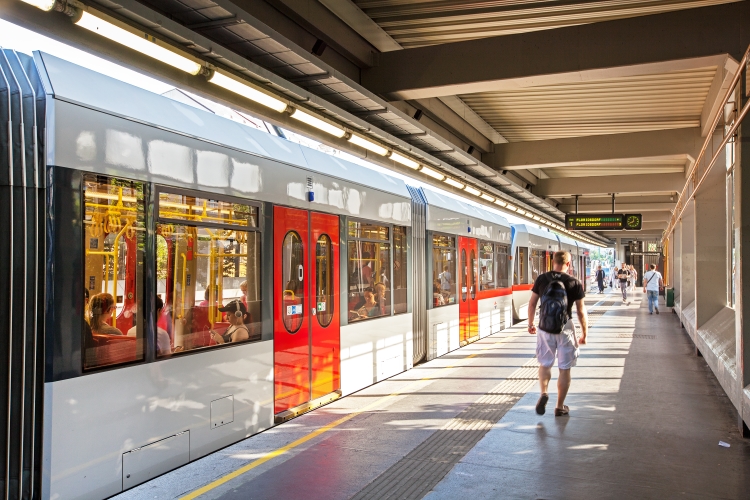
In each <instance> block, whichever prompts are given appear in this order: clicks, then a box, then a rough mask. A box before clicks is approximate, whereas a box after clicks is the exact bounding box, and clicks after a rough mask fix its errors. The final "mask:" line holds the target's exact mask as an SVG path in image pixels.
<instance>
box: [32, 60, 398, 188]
mask: <svg viewBox="0 0 750 500" xmlns="http://www.w3.org/2000/svg"><path fill="white" fill-rule="evenodd" d="M34 55H35V60H36V62H37V68H38V70H39V71H40V73H41V74H42V79H43V81H44V84H45V89H46V91H47V92H48V94H51V95H52V97H54V98H55V99H56V100H61V101H66V102H69V103H72V104H77V105H80V106H84V107H86V108H90V109H94V110H97V111H101V112H104V113H107V114H110V115H114V116H117V117H120V118H124V119H127V120H131V121H135V122H139V123H142V124H146V125H151V126H154V127H157V128H160V129H163V130H167V131H171V132H175V133H178V134H181V135H183V136H188V137H190V138H193V139H196V140H200V141H205V142H209V143H213V144H217V145H220V146H225V147H228V148H231V149H234V150H238V151H241V152H244V153H249V154H252V155H257V156H260V157H264V158H268V159H271V160H273V161H278V162H283V163H286V164H289V165H293V166H296V167H299V168H302V169H306V170H309V171H311V172H317V173H320V174H323V175H327V176H331V177H337V178H340V179H342V180H346V181H349V182H352V183H356V184H359V185H362V186H366V187H368V189H377V190H380V191H385V192H387V193H390V194H395V195H398V196H400V197H404V198H409V199H410V194H409V191H408V189H407V188H406V183H405V182H403V181H402V180H400V179H398V178H395V177H391V176H388V175H386V174H384V173H381V172H378V171H376V170H373V169H369V168H367V167H364V166H362V165H357V164H356V163H352V162H349V161H346V160H343V159H341V158H336V157H334V156H331V155H328V154H325V153H323V152H321V151H317V150H314V149H311V148H308V147H305V146H301V145H299V144H296V143H293V142H290V141H288V140H286V139H283V138H280V137H276V136H274V135H271V134H269V133H266V132H262V131H260V130H256V129H254V128H252V127H248V126H246V125H243V124H241V123H238V122H235V121H232V120H230V119H228V118H224V117H221V116H218V115H215V114H213V113H211V112H209V111H203V110H201V109H197V108H195V107H193V106H188V105H186V104H183V103H180V102H178V101H175V100H173V99H170V98H169V97H165V96H162V95H159V94H155V93H153V92H150V91H148V90H144V89H141V88H138V87H135V86H133V85H130V84H128V83H125V82H122V81H119V80H117V79H115V78H111V77H108V76H106V75H102V74H101V73H97V72H95V71H92V70H89V69H87V68H83V67H81V66H78V65H77V64H74V63H71V62H69V61H66V60H64V59H61V58H59V57H55V56H53V55H50V54H47V53H44V52H39V51H35V52H34ZM133 103H138V105H137V106H134V105H133Z"/></svg>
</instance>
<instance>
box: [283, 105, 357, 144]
mask: <svg viewBox="0 0 750 500" xmlns="http://www.w3.org/2000/svg"><path fill="white" fill-rule="evenodd" d="M292 118H294V119H295V120H299V121H301V122H302V123H307V124H308V125H310V126H311V127H315V128H316V129H318V130H322V131H323V132H326V133H328V134H331V135H332V136H334V137H339V138H341V137H344V136H345V135H346V130H344V129H343V128H341V127H337V126H336V125H334V124H332V123H328V122H327V121H324V120H321V119H320V118H318V117H317V116H314V115H311V114H310V113H306V112H304V111H302V110H301V109H298V108H295V109H294V111H292Z"/></svg>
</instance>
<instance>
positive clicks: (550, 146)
mask: <svg viewBox="0 0 750 500" xmlns="http://www.w3.org/2000/svg"><path fill="white" fill-rule="evenodd" d="M703 140H704V139H703V138H702V137H701V130H700V128H698V127H694V128H681V129H672V130H654V131H648V132H633V133H629V134H612V135H591V136H585V137H571V138H565V139H550V140H546V141H528V142H510V143H506V144H496V145H495V149H494V152H492V153H488V154H484V155H482V161H483V162H484V163H486V164H487V165H489V166H490V167H492V168H494V169H497V170H514V169H518V168H550V167H556V166H559V167H562V166H574V165H575V166H580V165H583V164H586V163H593V164H597V165H598V164H601V163H603V162H606V161H609V160H621V159H629V158H633V159H635V158H652V157H659V156H671V155H687V156H689V157H691V159H692V160H693V161H694V159H695V158H696V157H697V156H698V153H699V152H700V149H701V146H703Z"/></svg>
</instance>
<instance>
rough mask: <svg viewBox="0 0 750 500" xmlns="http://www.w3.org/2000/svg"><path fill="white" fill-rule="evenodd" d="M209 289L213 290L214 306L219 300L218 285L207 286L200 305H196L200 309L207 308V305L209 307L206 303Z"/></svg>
mask: <svg viewBox="0 0 750 500" xmlns="http://www.w3.org/2000/svg"><path fill="white" fill-rule="evenodd" d="M211 289H213V291H214V305H215V304H216V301H217V300H218V299H219V286H218V285H213V286H207V287H206V291H205V292H203V300H201V301H200V303H199V304H198V305H199V306H200V307H208V306H209V305H211V304H209V302H208V299H209V295H210V293H211Z"/></svg>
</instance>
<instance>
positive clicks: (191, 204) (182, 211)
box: [159, 191, 258, 228]
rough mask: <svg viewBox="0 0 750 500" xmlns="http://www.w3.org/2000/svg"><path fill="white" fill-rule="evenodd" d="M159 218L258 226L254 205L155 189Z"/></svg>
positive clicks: (225, 224) (256, 209) (224, 224)
mask: <svg viewBox="0 0 750 500" xmlns="http://www.w3.org/2000/svg"><path fill="white" fill-rule="evenodd" d="M159 219H160V220H174V221H190V222H193V223H201V224H221V225H223V226H240V227H253V228H254V227H258V208H257V207H255V206H253V205H246V204H242V203H230V202H228V201H221V200H214V199H210V198H203V197H200V196H191V195H186V194H179V193H173V192H165V191H161V192H159Z"/></svg>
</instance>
